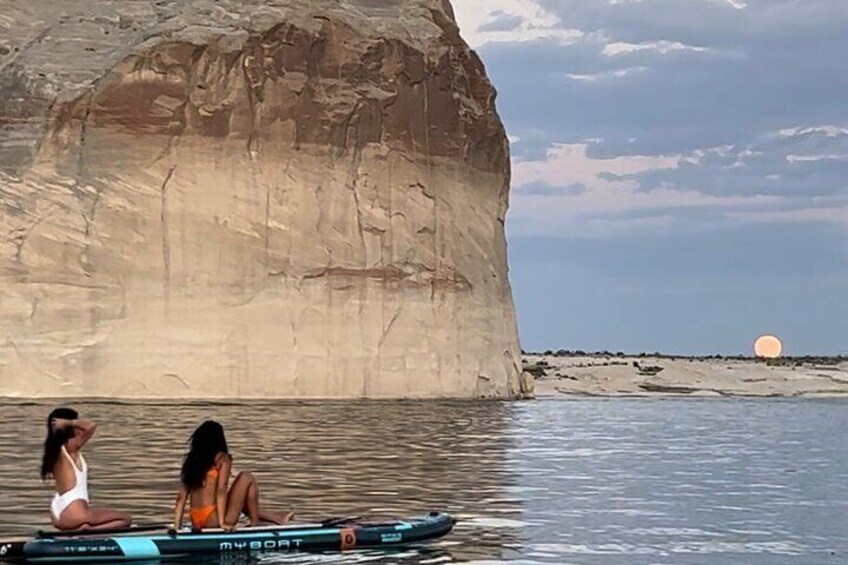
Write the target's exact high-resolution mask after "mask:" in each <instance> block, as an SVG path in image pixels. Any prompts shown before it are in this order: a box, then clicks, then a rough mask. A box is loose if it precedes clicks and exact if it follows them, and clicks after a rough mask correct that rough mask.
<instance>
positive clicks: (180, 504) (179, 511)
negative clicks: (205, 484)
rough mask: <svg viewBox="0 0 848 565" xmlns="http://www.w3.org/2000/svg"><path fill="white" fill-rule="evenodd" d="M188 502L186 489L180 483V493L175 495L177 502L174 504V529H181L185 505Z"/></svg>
mask: <svg viewBox="0 0 848 565" xmlns="http://www.w3.org/2000/svg"><path fill="white" fill-rule="evenodd" d="M187 500H188V489H187V488H186V487H185V485H184V484H182V483H180V491H179V492H178V493H177V502H176V504H174V529H175V530H180V529H182V527H183V515H184V514H185V505H186V501H187Z"/></svg>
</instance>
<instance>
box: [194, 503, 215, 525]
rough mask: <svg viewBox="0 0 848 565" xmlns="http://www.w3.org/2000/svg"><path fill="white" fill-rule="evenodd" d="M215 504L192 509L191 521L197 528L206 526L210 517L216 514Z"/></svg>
mask: <svg viewBox="0 0 848 565" xmlns="http://www.w3.org/2000/svg"><path fill="white" fill-rule="evenodd" d="M215 509H216V507H215V505H214V504H212V505H210V506H201V507H200V508H192V509H191V523H192V525H193V526H194V527H195V528H205V527H206V524H207V523H209V518H211V517H212V516H213V515H214V514H215Z"/></svg>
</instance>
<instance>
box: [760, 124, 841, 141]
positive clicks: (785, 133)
mask: <svg viewBox="0 0 848 565" xmlns="http://www.w3.org/2000/svg"><path fill="white" fill-rule="evenodd" d="M777 135H778V136H780V137H783V138H787V137H803V136H808V135H824V136H825V137H841V136H845V135H848V128H844V127H840V126H834V125H827V126H811V127H794V128H784V129H782V130H780V131H779V132H777Z"/></svg>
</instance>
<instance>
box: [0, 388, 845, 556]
mask: <svg viewBox="0 0 848 565" xmlns="http://www.w3.org/2000/svg"><path fill="white" fill-rule="evenodd" d="M50 408H51V407H50V406H46V405H36V404H29V405H21V404H14V403H6V404H2V405H0V411H2V414H3V417H2V422H3V425H2V426H0V502H1V503H2V508H3V514H2V515H0V532H2V537H9V536H13V535H19V534H25V533H29V532H31V531H32V530H34V529H36V528H43V527H45V525H46V522H47V518H46V517H47V508H48V504H49V499H50V496H51V492H50V490H49V488H46V487H45V486H44V485H42V483H41V481H40V479H39V478H38V476H37V475H38V467H39V458H40V451H41V442H42V439H43V437H42V435H43V429H44V422H43V421H44V418H45V417H46V415H47V413H48V412H49V410H50ZM76 408H78V409H79V410H80V411H81V412H82V413H83V415H84V416H86V417H91V418H93V419H95V420H96V421H98V422H99V424H100V428H99V430H98V435H97V436H96V437H95V439H94V440H93V442H92V444H91V445H90V448H88V449H87V451H86V457H87V459H88V462H89V465H90V467H91V472H90V481H91V490H92V496H93V497H94V500H95V502H99V503H101V504H109V505H115V506H121V507H125V508H127V509H128V510H130V511H131V512H132V513H133V514H134V515H135V518H136V521H140V522H168V521H169V520H170V519H171V518H170V517H171V504H172V502H173V498H174V495H175V492H176V484H177V483H176V479H177V474H178V469H179V465H180V458H181V456H182V453H183V449H184V446H185V441H186V439H187V437H188V435H189V433H190V432H191V430H192V429H193V428H194V426H195V425H196V424H198V423H199V422H200V421H202V420H203V419H205V418H210V417H211V418H215V419H217V420H219V421H220V422H222V423H223V424H224V426H225V428H226V429H227V432H228V434H227V435H228V441H229V443H230V449H231V451H232V452H233V454H234V456H235V466H236V467H237V469H239V470H246V469H249V470H252V471H254V472H255V474H256V475H257V478H258V480H259V483H260V489H261V493H262V498H263V500H264V501H265V504H266V505H269V506H275V507H276V508H278V509H281V510H285V509H288V508H289V507H291V506H294V507H295V509H296V511H297V513H298V516H299V518H300V519H302V520H313V519H320V518H323V517H327V516H338V515H363V514H367V515H376V516H404V515H411V514H416V513H422V512H426V511H428V510H431V509H441V510H446V511H448V512H451V513H453V514H454V515H455V516H456V517H457V518H458V519H459V523H458V525H457V528H456V530H455V531H454V532H453V533H452V534H451V535H449V536H448V537H446V538H444V539H442V540H440V541H438V542H435V543H433V544H431V545H429V546H426V547H425V548H422V549H414V550H408V551H403V552H399V553H382V552H373V551H372V552H353V553H350V554H345V555H265V556H261V557H260V558H259V559H258V561H256V560H254V561H253V562H259V563H269V564H270V563H366V562H372V563H404V564H405V563H410V564H413V563H414V564H425V563H433V564H435V563H453V562H473V563H494V562H508V563H604V564H608V563H613V564H619V563H620V564H628V565H629V564H641V563H645V564H647V563H769V564H774V563H804V564H812V563H845V562H848V519H846V518H848V481H846V479H848V450H846V448H848V440H846V434H848V403H846V402H845V401H838V400H803V401H795V400H756V401H747V400H718V399H709V400H645V399H641V400H626V399H609V400H582V399H581V400H576V401H567V400H563V401H558V400H550V401H537V402H524V403H497V402H490V403H476V402H421V403H416V402H338V403H277V404H231V405H190V406H141V405H119V404H80V405H77V406H76ZM201 562H202V563H219V561H218V560H217V559H213V560H209V559H208V558H207V559H205V560H203V561H196V563H201ZM234 562H235V561H234V560H233V558H228V559H227V560H226V563H234ZM245 562H247V561H245ZM220 563H223V561H220Z"/></svg>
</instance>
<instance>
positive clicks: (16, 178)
mask: <svg viewBox="0 0 848 565" xmlns="http://www.w3.org/2000/svg"><path fill="white" fill-rule="evenodd" d="M509 178H510V170H509V148H508V143H507V140H506V135H505V132H504V128H503V126H502V124H501V122H500V119H499V117H498V115H497V112H496V110H495V92H494V90H493V88H492V86H491V84H490V83H489V81H488V79H487V77H486V74H485V70H484V68H483V65H482V64H481V62H480V60H479V59H478V57H477V56H476V55H475V54H474V53H473V52H472V51H471V50H470V49H469V48H468V46H467V45H466V44H465V43H464V41H463V40H462V39H461V37H460V35H459V30H458V28H457V25H456V23H455V21H454V19H453V14H452V11H451V8H450V5H449V4H448V3H447V1H446V0H262V1H257V0H251V1H244V0H182V1H174V0H170V1H169V0H164V1H162V0H160V1H153V0H134V1H132V2H129V1H126V0H100V1H99V2H96V3H92V2H89V1H87V0H63V1H62V2H52V1H49V0H4V2H3V10H2V13H0V396H19V397H121V398H174V397H176V398H328V397H346V398H350V397H369V398H387V397H403V398H426V397H515V396H519V395H520V394H521V388H522V385H521V382H522V381H521V380H520V378H519V376H520V374H521V359H520V349H519V346H518V337H517V330H516V323H515V313H514V307H513V303H512V297H511V291H510V287H509V282H508V278H507V256H506V244H505V237H504V216H505V214H506V211H507V205H508V188H509ZM525 388H526V387H525Z"/></svg>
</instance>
